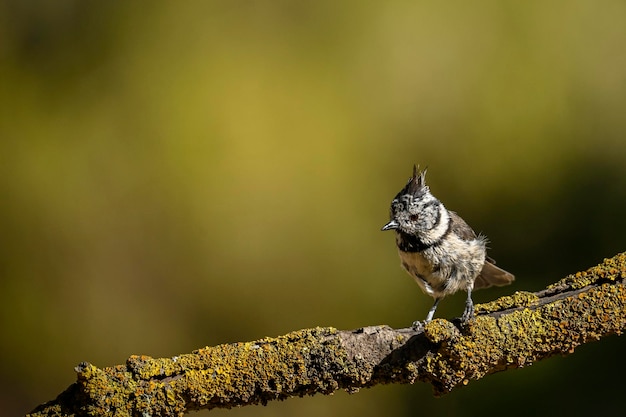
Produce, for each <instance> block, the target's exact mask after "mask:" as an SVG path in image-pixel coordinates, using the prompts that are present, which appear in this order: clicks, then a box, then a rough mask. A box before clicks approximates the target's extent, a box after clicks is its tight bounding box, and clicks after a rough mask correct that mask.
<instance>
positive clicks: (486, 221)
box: [0, 0, 626, 417]
mask: <svg viewBox="0 0 626 417" xmlns="http://www.w3.org/2000/svg"><path fill="white" fill-rule="evenodd" d="M625 21H626V4H625V3H624V2H623V1H603V2H592V1H528V2H513V1H503V2H463V1H452V2H407V1H395V0H392V1H387V2H360V1H344V2H334V1H328V0H319V1H315V2H306V1H305V2H290V1H266V2H264V1H223V2H219V1H196V2H194V1H190V2H141V3H137V2H121V1H118V2H116V1H110V2H84V1H63V2H59V1H53V0H49V1H34V0H33V1H4V2H2V3H0V87H1V88H0V109H1V110H0V140H1V141H0V325H1V336H0V337H1V343H0V380H1V381H2V384H3V387H2V390H0V411H2V412H1V414H3V415H19V414H23V413H25V412H27V411H29V410H30V409H32V408H34V407H35V406H36V405H38V404H39V403H42V402H44V401H47V400H51V399H53V398H54V397H55V396H56V395H57V394H58V393H60V392H61V391H62V390H64V389H65V388H66V387H67V386H68V385H69V384H70V383H72V382H73V381H74V380H75V374H74V372H73V367H74V366H75V365H76V364H78V363H79V362H80V361H83V360H87V361H90V362H92V363H94V364H95V365H97V366H101V367H102V366H109V365H114V364H118V363H123V362H124V361H125V359H126V358H127V357H128V356H129V355H131V354H147V355H151V356H155V357H159V356H173V355H175V354H178V353H184V352H189V351H191V350H193V349H196V348H199V347H203V346H205V345H215V344H220V343H227V342H234V341H246V340H254V339H258V338H261V337H264V336H276V335H280V334H284V333H286V332H289V331H291V330H296V329H300V328H306V327H312V326H316V325H320V326H326V325H331V326H335V327H338V328H340V329H353V328H357V327H361V326H365V325H374V324H389V325H391V326H394V327H405V326H408V325H409V324H410V323H411V322H412V321H413V320H415V319H418V318H423V317H424V316H425V315H426V312H427V311H428V309H429V307H430V305H431V302H432V300H431V299H430V298H428V297H427V296H425V295H423V294H422V293H421V292H420V290H419V288H418V287H417V285H415V284H414V283H413V282H412V280H411V279H410V278H409V277H408V276H407V275H405V273H404V272H403V271H402V270H401V268H400V266H399V260H398V258H397V254H396V250H395V247H394V239H393V235H392V234H391V233H386V234H385V233H381V232H380V231H379V230H380V227H381V226H382V225H383V224H384V223H385V221H386V220H387V216H388V207H389V202H390V200H391V199H392V198H393V196H394V195H395V193H396V192H397V191H398V190H399V189H400V188H401V187H402V186H403V185H404V183H405V181H406V179H407V178H408V177H409V176H410V173H411V168H412V165H413V163H419V164H421V165H422V166H428V167H429V176H428V181H429V184H430V186H431V189H432V191H433V193H434V194H435V195H436V196H438V197H439V198H440V199H441V200H443V202H444V203H445V204H446V205H447V206H448V207H449V208H451V209H454V210H456V211H458V212H459V213H460V214H461V215H462V216H463V217H464V218H465V219H466V220H467V221H468V222H469V223H470V224H471V225H472V226H473V227H474V228H475V229H476V230H477V231H482V232H484V233H485V234H487V236H489V238H490V240H491V247H492V250H491V252H490V254H491V255H492V256H493V257H494V258H496V259H497V260H498V264H499V265H500V266H502V267H504V268H505V269H508V270H510V271H511V272H514V273H515V274H516V275H517V281H516V282H515V285H514V286H512V287H509V288H503V289H497V290H487V291H480V292H478V293H476V294H475V300H476V301H477V302H481V301H482V302H484V301H488V300H490V299H493V298H495V297H497V296H499V295H502V294H507V293H511V292H513V291H515V290H530V291H535V290H539V289H541V288H543V287H544V286H545V285H547V284H548V283H550V282H553V281H555V280H557V279H558V278H560V277H562V276H564V275H566V274H567V273H570V272H575V271H577V270H579V269H583V268H586V267H588V266H592V265H595V264H596V263H598V262H600V261H602V259H603V258H604V257H609V256H612V255H614V254H615V253H617V252H620V251H623V250H625V249H626V245H624V238H623V236H624V234H625V232H626V220H625V217H624V212H625V211H626V180H625V178H626V140H625V138H626V117H625V115H626V48H625V45H626V24H624V22H625ZM463 300H464V295H463V294H457V295H456V296H454V297H451V298H450V299H446V301H445V302H443V303H442V304H441V306H440V308H439V310H438V315H439V316H441V317H455V316H458V315H460V313H461V312H462V309H463V305H464V304H463V302H464V301H463ZM624 349H626V342H625V341H624V339H623V338H619V337H613V338H608V339H605V340H602V341H601V342H598V343H592V344H589V345H586V346H583V347H581V348H579V349H578V350H577V352H576V354H574V355H573V356H570V357H567V358H554V359H550V360H547V361H543V362H540V363H537V364H535V365H533V366H532V367H528V368H525V369H523V370H517V371H509V372H505V373H501V374H497V375H493V376H490V377H488V378H485V379H484V380H481V381H479V382H475V383H471V384H470V385H469V386H468V387H466V388H463V389H460V390H457V391H455V392H453V393H451V394H450V395H448V396H446V397H443V398H440V399H435V398H433V397H432V392H431V389H430V387H429V386H426V385H425V384H416V385H414V386H399V385H391V386H381V387H375V388H373V389H368V390H363V391H361V392H360V393H358V394H356V395H348V394H345V393H343V392H340V393H338V394H336V395H335V396H331V397H324V396H318V397H312V398H304V399H293V400H290V401H285V402H280V403H270V404H269V405H268V406H267V407H260V406H257V407H245V408H241V409H235V410H230V411H225V410H216V411H213V412H211V414H212V415H213V414H214V415H224V416H225V415H228V416H229V417H231V416H252V415H254V416H274V415H278V416H281V415H284V416H287V415H295V414H297V415H298V416H319V415H325V416H357V415H358V416H363V417H367V416H378V415H381V414H385V415H394V416H403V415H407V416H408V415H415V414H416V413H418V412H419V413H420V414H424V415H429V416H440V415H441V416H443V415H445V416H449V415H459V416H461V415H463V416H465V415H467V416H473V415H481V416H489V415H502V413H503V412H506V414H507V415H509V416H517V415H519V416H526V415H529V414H531V415H538V414H539V415H540V414H546V415H547V414H555V413H561V414H565V413H567V414H569V415H587V414H591V412H592V411H593V414H596V415H602V414H609V413H615V411H617V410H622V403H623V399H622V396H623V388H624V385H623V382H622V379H623V378H622V375H623V374H624V373H625V372H626V365H625V364H624V361H623V360H621V359H619V358H621V357H622V355H623V352H624ZM581 398H585V402H581V401H580V399H581ZM225 413H227V414H225ZM206 414H207V412H202V413H200V414H199V415H206Z"/></svg>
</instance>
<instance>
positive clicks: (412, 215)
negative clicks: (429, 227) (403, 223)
mask: <svg viewBox="0 0 626 417" xmlns="http://www.w3.org/2000/svg"><path fill="white" fill-rule="evenodd" d="M418 217H419V216H418V215H417V214H411V215H410V216H409V220H411V221H413V222H414V221H415V220H417V219H418Z"/></svg>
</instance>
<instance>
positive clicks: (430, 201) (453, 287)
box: [382, 165, 515, 325]
mask: <svg viewBox="0 0 626 417" xmlns="http://www.w3.org/2000/svg"><path fill="white" fill-rule="evenodd" d="M426 171H427V170H426V169H424V170H423V171H419V170H418V168H417V167H416V166H415V165H414V166H413V175H412V177H411V178H409V181H408V182H407V184H406V185H405V186H404V188H402V190H400V192H399V193H398V194H397V195H396V196H395V198H394V199H393V201H392V202H391V208H390V215H389V218H390V220H389V222H388V223H387V224H385V225H384V226H383V228H382V230H383V231H385V230H394V231H395V232H396V245H397V247H398V253H399V255H400V260H401V265H402V267H403V268H404V270H406V272H408V274H409V275H410V276H411V277H412V278H413V279H414V280H415V281H416V282H417V284H418V285H419V286H420V288H421V289H422V291H423V292H424V293H426V294H428V295H430V296H431V297H433V298H434V299H435V302H434V304H433V306H432V308H431V309H430V310H429V311H428V315H427V316H426V320H425V322H426V323H428V322H430V321H431V320H432V319H433V317H434V315H435V311H436V310H437V306H438V305H439V302H440V301H441V300H442V299H443V298H444V297H446V296H448V295H451V294H453V293H455V292H457V291H460V290H465V291H467V299H466V302H465V310H464V312H463V315H462V316H461V320H462V321H463V322H468V321H469V320H470V319H472V318H473V317H474V303H473V301H472V291H473V290H476V289H480V288H488V287H491V286H493V285H495V286H503V285H508V284H510V283H512V282H513V281H514V280H515V276H514V275H513V274H511V273H510V272H507V271H505V270H503V269H501V268H499V267H497V266H496V265H495V261H494V260H493V259H492V258H491V257H489V256H487V243H488V240H487V238H486V237H485V236H483V235H482V234H479V235H476V233H475V232H474V230H472V228H471V227H470V226H468V224H467V223H466V222H465V221H464V220H463V219H462V218H461V217H460V216H459V215H458V214H456V213H455V212H454V211H450V210H448V209H447V208H446V207H445V206H444V205H443V203H441V201H439V200H438V199H437V198H436V197H435V196H434V195H433V194H432V193H431V192H430V188H429V187H428V186H427V185H426ZM418 324H419V321H416V322H414V325H418Z"/></svg>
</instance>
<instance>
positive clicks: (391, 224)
mask: <svg viewBox="0 0 626 417" xmlns="http://www.w3.org/2000/svg"><path fill="white" fill-rule="evenodd" d="M398 226H399V224H398V222H397V221H395V220H391V221H390V222H389V223H387V224H386V225H384V226H383V228H382V229H380V230H382V231H383V232H384V231H385V230H392V229H397V228H398Z"/></svg>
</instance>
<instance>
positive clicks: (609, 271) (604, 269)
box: [548, 252, 626, 289]
mask: <svg viewBox="0 0 626 417" xmlns="http://www.w3.org/2000/svg"><path fill="white" fill-rule="evenodd" d="M625 278H626V252H623V253H619V254H617V255H615V256H614V257H612V258H606V259H605V260H604V262H602V263H601V264H599V265H596V266H594V267H591V268H589V269H587V270H586V271H581V272H576V273H575V274H570V275H568V276H566V277H565V278H563V279H562V280H560V281H558V282H556V283H554V284H552V285H550V286H548V289H551V288H561V287H564V286H567V287H569V288H572V289H580V288H585V287H586V286H588V285H592V284H594V283H596V282H598V281H599V280H602V281H617V280H624V279H625Z"/></svg>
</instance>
